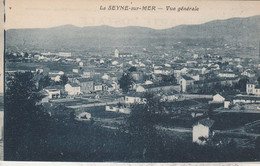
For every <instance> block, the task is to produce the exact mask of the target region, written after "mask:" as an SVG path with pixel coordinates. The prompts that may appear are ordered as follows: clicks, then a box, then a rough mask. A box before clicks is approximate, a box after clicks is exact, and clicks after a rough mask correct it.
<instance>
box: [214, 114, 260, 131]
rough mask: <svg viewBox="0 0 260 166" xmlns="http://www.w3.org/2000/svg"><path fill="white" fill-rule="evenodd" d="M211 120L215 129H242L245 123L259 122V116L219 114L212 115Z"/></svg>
mask: <svg viewBox="0 0 260 166" xmlns="http://www.w3.org/2000/svg"><path fill="white" fill-rule="evenodd" d="M213 119H214V120H215V124H214V128H215V129H217V130H227V129H234V128H238V127H242V126H244V125H245V124H247V123H250V122H253V121H255V120H259V119H260V114H245V113H220V114H216V115H214V116H213Z"/></svg>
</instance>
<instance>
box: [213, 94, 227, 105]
mask: <svg viewBox="0 0 260 166" xmlns="http://www.w3.org/2000/svg"><path fill="white" fill-rule="evenodd" d="M224 101H225V98H224V97H223V96H221V95H220V94H216V95H214V96H213V102H217V103H223V102H224Z"/></svg>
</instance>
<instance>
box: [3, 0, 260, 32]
mask: <svg viewBox="0 0 260 166" xmlns="http://www.w3.org/2000/svg"><path fill="white" fill-rule="evenodd" d="M101 5H102V6H103V7H104V6H105V7H108V6H109V5H127V6H130V7H137V6H141V7H142V6H147V5H151V6H152V5H154V6H156V9H157V8H163V9H162V10H156V11H111V10H100V6H101ZM166 6H171V7H176V10H178V8H179V7H182V6H183V7H197V8H199V11H196V12H195V11H193V12H191V11H189V12H187V11H181V12H177V11H166ZM5 13H6V22H5V28H6V29H14V28H48V27H55V26H60V25H65V24H72V25H75V26H79V27H84V26H98V25H109V26H113V27H125V26H143V27H150V28H153V29H165V28H170V27H174V26H177V25H181V24H201V23H205V22H208V21H211V20H216V19H221V20H222V19H228V18H232V17H249V16H254V15H260V1H230V0H229V1H228V0H222V1H221V0H217V1H212V0H211V1H206V0H161V1H156V0H143V1H140V0H139V1H137V0H95V1H94V0H73V1H71V0H6V5H5Z"/></svg>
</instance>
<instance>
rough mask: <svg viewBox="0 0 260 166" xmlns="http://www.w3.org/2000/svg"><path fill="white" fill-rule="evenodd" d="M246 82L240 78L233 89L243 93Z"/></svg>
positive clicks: (246, 80) (245, 79)
mask: <svg viewBox="0 0 260 166" xmlns="http://www.w3.org/2000/svg"><path fill="white" fill-rule="evenodd" d="M247 82H248V79H247V78H242V79H240V80H239V81H238V84H236V85H235V87H236V88H237V89H239V90H240V91H242V92H245V91H246V84H247Z"/></svg>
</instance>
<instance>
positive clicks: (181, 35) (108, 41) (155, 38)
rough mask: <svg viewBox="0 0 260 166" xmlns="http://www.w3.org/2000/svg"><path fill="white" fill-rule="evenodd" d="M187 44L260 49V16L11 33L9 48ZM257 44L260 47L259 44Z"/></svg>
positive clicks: (62, 27) (27, 30) (7, 37)
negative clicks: (170, 24) (159, 26)
mask: <svg viewBox="0 0 260 166" xmlns="http://www.w3.org/2000/svg"><path fill="white" fill-rule="evenodd" d="M181 39H185V40H195V41H196V40H198V41H199V40H203V39H212V40H215V41H216V42H217V41H222V42H227V43H231V44H236V43H241V44H242V45H245V46H247V45H251V44H254V45H257V46H258V43H259V40H260V16H254V17H248V18H231V19H228V20H216V21H211V22H208V23H205V24H200V25H181V26H177V27H173V28H169V29H164V30H155V29H151V28H145V27H135V26H129V27H123V28H114V27H110V26H92V27H82V28H80V27H76V26H73V25H64V26H59V27H54V28H44V29H42V28H37V29H10V30H7V32H6V44H7V47H9V46H18V47H23V48H29V49H39V48H40V49H57V50H59V49H61V48H70V49H82V48H88V47H97V46H100V47H121V46H140V47H146V46H151V45H164V46H167V45H171V44H172V43H173V42H175V41H178V40H181ZM256 43H257V44H256Z"/></svg>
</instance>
